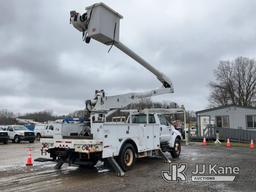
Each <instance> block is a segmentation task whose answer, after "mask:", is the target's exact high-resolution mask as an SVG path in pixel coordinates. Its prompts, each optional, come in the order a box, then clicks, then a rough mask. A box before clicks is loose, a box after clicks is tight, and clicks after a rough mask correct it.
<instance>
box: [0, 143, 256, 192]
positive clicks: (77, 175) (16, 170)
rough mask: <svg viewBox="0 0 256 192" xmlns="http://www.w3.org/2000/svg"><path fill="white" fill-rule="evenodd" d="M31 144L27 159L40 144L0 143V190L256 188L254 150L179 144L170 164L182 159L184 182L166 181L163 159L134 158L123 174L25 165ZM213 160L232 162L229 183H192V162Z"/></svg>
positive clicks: (49, 164)
mask: <svg viewBox="0 0 256 192" xmlns="http://www.w3.org/2000/svg"><path fill="white" fill-rule="evenodd" d="M28 147H32V148H33V153H32V154H33V158H38V157H40V144H39V143H35V144H27V143H24V144H8V145H2V144H0V152H1V156H0V191H1V192H5V191H15V192H17V191H22V192H23V191H48V192H49V191H92V192H94V191H95V192H96V191H123V192H124V191H132V192H134V191H182V192H186V191H199V192H200V191H204V192H205V191H243V192H245V191H256V183H255V176H256V171H255V170H256V149H254V150H252V149H248V148H245V147H233V148H230V149H227V148H225V147H224V146H218V147H216V146H214V145H210V146H202V145H201V144H196V143H193V144H191V145H188V146H183V147H182V154H181V156H180V158H179V159H176V160H172V163H177V164H179V163H186V164H187V169H186V171H185V173H186V175H187V180H186V181H179V182H176V181H172V182H166V181H164V180H163V179H162V176H161V175H162V171H168V170H169V164H168V163H164V161H163V160H162V159H160V158H145V159H140V160H137V162H136V165H135V166H134V168H133V169H132V170H130V171H128V172H126V175H125V176H124V177H117V176H116V175H115V173H114V172H101V173H100V172H98V171H97V169H96V168H95V169H85V168H79V167H75V166H72V167H68V166H67V165H65V166H63V168H62V169H61V170H55V169H54V168H53V167H54V165H55V164H54V163H53V162H35V163H34V166H33V167H26V166H25V159H26V155H27V148H28ZM202 164H207V165H209V164H211V165H214V164H217V165H218V166H233V167H235V166H237V167H239V169H240V170H239V174H238V175H236V178H235V180H234V181H233V182H223V181H221V182H216V181H215V182H194V181H191V176H192V173H191V172H192V171H193V170H195V168H196V165H202Z"/></svg>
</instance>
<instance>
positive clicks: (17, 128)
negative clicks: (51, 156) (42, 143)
mask: <svg viewBox="0 0 256 192" xmlns="http://www.w3.org/2000/svg"><path fill="white" fill-rule="evenodd" d="M7 131H8V134H9V138H10V140H12V142H14V143H20V141H29V142H30V143H34V141H35V133H34V132H33V131H30V130H29V129H28V128H26V127H25V126H23V125H10V126H8V128H7Z"/></svg>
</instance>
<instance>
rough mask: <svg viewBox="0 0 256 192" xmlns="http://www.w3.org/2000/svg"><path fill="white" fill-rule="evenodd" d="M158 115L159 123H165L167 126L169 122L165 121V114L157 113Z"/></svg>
mask: <svg viewBox="0 0 256 192" xmlns="http://www.w3.org/2000/svg"><path fill="white" fill-rule="evenodd" d="M158 117H159V120H160V124H161V125H166V126H169V123H168V121H167V119H166V118H165V116H164V115H162V114H161V115H158Z"/></svg>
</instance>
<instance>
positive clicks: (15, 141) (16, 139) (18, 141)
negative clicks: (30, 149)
mask: <svg viewBox="0 0 256 192" xmlns="http://www.w3.org/2000/svg"><path fill="white" fill-rule="evenodd" d="M13 141H14V143H20V137H19V136H18V135H16V136H15V137H14V140H13Z"/></svg>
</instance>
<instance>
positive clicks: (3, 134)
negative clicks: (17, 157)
mask: <svg viewBox="0 0 256 192" xmlns="http://www.w3.org/2000/svg"><path fill="white" fill-rule="evenodd" d="M8 140H9V135H8V132H7V131H5V130H4V129H2V128H0V142H1V143H4V144H7V143H8Z"/></svg>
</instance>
